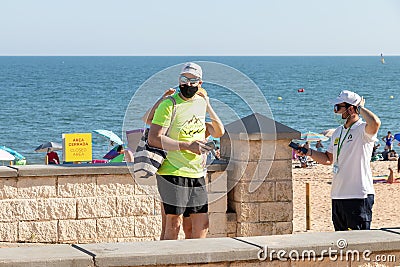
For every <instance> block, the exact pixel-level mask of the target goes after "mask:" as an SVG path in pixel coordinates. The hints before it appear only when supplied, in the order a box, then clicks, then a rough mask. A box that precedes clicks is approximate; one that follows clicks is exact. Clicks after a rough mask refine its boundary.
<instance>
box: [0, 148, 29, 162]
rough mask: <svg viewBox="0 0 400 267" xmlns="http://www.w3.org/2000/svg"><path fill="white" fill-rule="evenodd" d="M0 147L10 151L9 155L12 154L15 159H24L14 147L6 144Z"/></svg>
mask: <svg viewBox="0 0 400 267" xmlns="http://www.w3.org/2000/svg"><path fill="white" fill-rule="evenodd" d="M0 149H3V150H5V151H7V152H8V153H10V154H11V155H13V156H14V157H15V159H16V160H22V159H25V157H24V156H22V155H21V154H20V153H18V152H17V151H15V150H14V149H11V148H9V147H6V146H0Z"/></svg>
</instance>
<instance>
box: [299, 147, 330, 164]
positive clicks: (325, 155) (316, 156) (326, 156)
mask: <svg viewBox="0 0 400 267" xmlns="http://www.w3.org/2000/svg"><path fill="white" fill-rule="evenodd" d="M305 147H306V148H308V151H307V154H304V153H302V152H301V151H300V150H296V154H297V155H298V156H302V157H304V156H310V157H312V159H313V160H315V161H316V162H318V163H319V164H323V165H331V164H332V163H333V154H332V153H329V152H328V151H326V152H318V151H316V150H313V149H311V148H309V147H308V146H305Z"/></svg>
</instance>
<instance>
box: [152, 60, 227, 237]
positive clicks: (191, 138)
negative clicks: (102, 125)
mask: <svg viewBox="0 0 400 267" xmlns="http://www.w3.org/2000/svg"><path fill="white" fill-rule="evenodd" d="M202 83H203V82H202V69H201V67H200V66H199V65H197V64H195V63H192V62H190V63H186V64H185V65H184V67H183V69H182V71H181V73H180V76H179V93H178V94H175V95H173V98H174V99H175V102H176V106H175V108H176V112H175V116H174V117H173V118H172V119H171V117H172V113H173V109H174V104H173V102H172V101H171V100H170V99H165V100H163V101H162V102H161V103H160V104H159V105H158V107H157V109H156V110H155V112H154V117H153V120H152V124H151V126H150V131H149V140H148V142H149V145H150V146H154V147H158V148H162V149H164V150H167V151H168V154H167V158H166V160H165V161H164V163H163V164H162V166H161V167H160V169H159V170H158V175H157V184H158V189H159V192H160V195H161V198H162V200H163V206H164V210H165V213H166V222H165V235H164V239H177V238H178V233H179V229H180V226H181V224H182V220H183V216H185V217H187V216H190V218H191V221H192V236H191V237H192V238H204V237H206V235H207V231H208V200H207V191H206V183H205V179H204V164H203V162H204V155H205V154H206V153H207V152H208V150H209V149H210V148H209V147H207V146H206V145H205V130H206V127H205V116H206V112H208V113H209V115H210V118H211V120H212V122H211V123H212V126H213V127H212V128H213V132H214V133H211V134H212V135H213V136H214V137H220V136H222V135H223V134H224V128H223V125H222V122H221V120H220V119H219V118H218V116H217V115H216V113H215V112H214V110H213V109H212V107H211V105H210V102H209V99H208V97H207V96H204V97H202V96H199V95H198V94H196V93H197V91H198V90H199V88H200V86H201V84H202ZM169 127H171V128H170V130H169V135H168V136H167V135H166V131H167V129H168V128H169ZM202 154H203V155H202Z"/></svg>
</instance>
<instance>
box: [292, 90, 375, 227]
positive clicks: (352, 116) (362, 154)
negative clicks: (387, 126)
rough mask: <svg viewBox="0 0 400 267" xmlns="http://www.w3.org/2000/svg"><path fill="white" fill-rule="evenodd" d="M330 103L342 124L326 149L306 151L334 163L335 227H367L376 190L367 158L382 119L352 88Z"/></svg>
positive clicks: (321, 159) (369, 157)
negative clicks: (324, 150)
mask: <svg viewBox="0 0 400 267" xmlns="http://www.w3.org/2000/svg"><path fill="white" fill-rule="evenodd" d="M332 104H333V105H334V112H335V114H337V115H338V116H340V117H339V119H341V120H342V122H343V125H341V126H339V127H338V128H337V129H336V130H335V132H334V133H333V135H332V137H331V143H330V145H329V147H328V149H327V151H326V152H318V151H316V150H312V149H310V148H309V149H308V151H307V154H306V155H307V156H311V157H312V158H313V159H314V160H315V161H317V162H318V163H321V164H325V165H331V164H333V168H332V169H333V179H332V190H331V198H332V221H333V225H334V227H335V231H346V230H369V229H370V225H371V221H372V206H373V204H374V194H375V192H374V187H373V179H372V172H371V168H370V160H371V154H372V149H373V147H374V142H375V141H377V138H376V136H377V133H378V130H379V127H380V125H381V121H380V120H379V118H378V117H377V116H376V115H375V114H374V113H372V112H371V111H370V110H368V109H366V108H365V107H364V104H365V100H364V99H363V98H362V97H360V96H359V95H358V94H356V93H354V92H351V91H347V90H345V91H342V92H341V93H340V94H339V96H338V97H337V98H336V99H334V100H333V101H332ZM360 115H361V116H362V117H363V118H364V119H365V122H364V121H362V120H361V118H360ZM297 153H298V154H302V153H300V152H299V151H298V152H297ZM303 155H304V154H303Z"/></svg>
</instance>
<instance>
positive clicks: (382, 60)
mask: <svg viewBox="0 0 400 267" xmlns="http://www.w3.org/2000/svg"><path fill="white" fill-rule="evenodd" d="M381 63H382V64H385V58H384V57H383V54H382V53H381Z"/></svg>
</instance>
